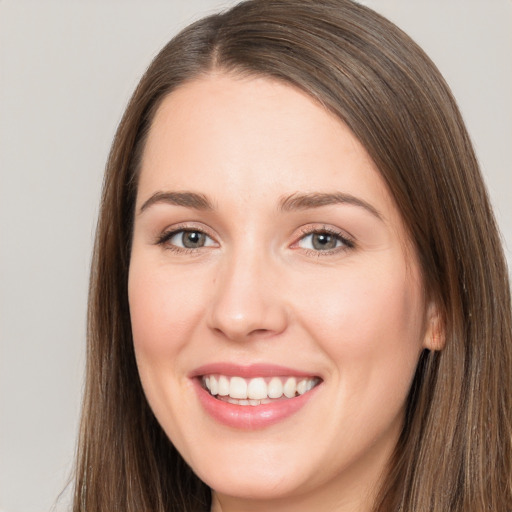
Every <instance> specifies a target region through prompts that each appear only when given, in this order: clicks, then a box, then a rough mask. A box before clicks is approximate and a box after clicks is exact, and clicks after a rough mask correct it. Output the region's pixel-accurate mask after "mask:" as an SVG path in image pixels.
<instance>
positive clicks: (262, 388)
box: [247, 377, 267, 400]
mask: <svg viewBox="0 0 512 512" xmlns="http://www.w3.org/2000/svg"><path fill="white" fill-rule="evenodd" d="M247 396H248V397H249V398H252V399H254V400H261V399H262V398H267V384H266V383H265V380H264V379H262V378H261V377H259V378H257V379H251V380H250V381H249V385H248V386H247Z"/></svg>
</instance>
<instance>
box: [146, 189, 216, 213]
mask: <svg viewBox="0 0 512 512" xmlns="http://www.w3.org/2000/svg"><path fill="white" fill-rule="evenodd" d="M157 203H166V204H171V205H174V206H184V207H185V208H194V209H195V210H213V209H214V208H213V205H212V203H211V202H210V201H209V200H208V198H207V197H206V196H205V195H204V194H197V193H196V192H155V193H154V194H153V195H152V196H151V197H150V198H149V199H148V200H147V201H145V202H144V204H143V205H142V206H141V207H140V210H139V215H140V214H141V213H142V212H144V211H145V210H147V209H148V208H149V207H150V206H153V205H154V204H157Z"/></svg>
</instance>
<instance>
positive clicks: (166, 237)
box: [155, 226, 356, 257]
mask: <svg viewBox="0 0 512 512" xmlns="http://www.w3.org/2000/svg"><path fill="white" fill-rule="evenodd" d="M179 233H200V234H203V235H205V236H207V237H208V238H210V239H211V240H214V241H215V239H214V238H213V237H212V236H210V235H209V234H208V233H207V232H206V231H205V230H204V229H202V228H195V227H194V226H178V227H176V228H174V229H172V230H170V231H164V232H163V233H162V234H161V235H159V236H158V238H157V240H156V242H155V244H156V245H160V246H163V247H165V249H166V250H170V251H174V252H177V253H179V254H198V251H199V250H200V249H203V248H204V247H205V246H202V247H197V248H189V247H179V246H177V245H174V244H170V243H169V241H170V240H171V239H172V238H173V237H174V236H176V235H178V234H179ZM322 234H326V235H329V236H332V237H334V238H335V239H336V241H337V242H341V244H342V245H341V246H340V247H335V248H332V249H325V250H315V249H307V248H302V250H303V251H304V252H305V254H307V255H308V256H314V257H320V256H330V255H333V254H336V253H340V252H345V251H349V250H351V249H354V248H355V245H356V244H355V242H354V240H353V239H352V238H350V237H348V236H347V235H346V234H342V233H341V232H340V231H338V230H335V229H333V228H330V227H328V226H322V227H321V228H314V229H311V228H302V229H301V236H300V238H299V239H298V240H297V241H296V242H294V243H293V245H292V247H299V243H300V242H301V241H303V240H304V239H305V238H306V237H308V236H313V235H322ZM206 247H209V246H206Z"/></svg>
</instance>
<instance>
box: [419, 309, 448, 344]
mask: <svg viewBox="0 0 512 512" xmlns="http://www.w3.org/2000/svg"><path fill="white" fill-rule="evenodd" d="M445 343H446V335H445V327H444V320H443V315H441V313H440V311H439V307H438V305H437V304H436V303H435V302H434V301H432V302H430V303H429V304H428V307H427V316H426V325H425V337H424V338H423V347H424V348H426V349H428V350H438V351H439V350H443V348H444V346H445Z"/></svg>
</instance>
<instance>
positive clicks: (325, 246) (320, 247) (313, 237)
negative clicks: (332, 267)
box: [297, 230, 354, 252]
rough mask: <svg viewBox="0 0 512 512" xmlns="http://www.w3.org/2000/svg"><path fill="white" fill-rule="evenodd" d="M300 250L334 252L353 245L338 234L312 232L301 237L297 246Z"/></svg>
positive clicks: (325, 231)
mask: <svg viewBox="0 0 512 512" xmlns="http://www.w3.org/2000/svg"><path fill="white" fill-rule="evenodd" d="M297 245H298V246H299V247H300V248H302V249H307V250H310V251H324V252H328V251H335V250H336V249H343V248H345V249H346V248H352V247H354V244H353V242H352V241H351V240H349V239H348V238H346V237H344V236H342V235H341V234H340V233H334V232H331V231H328V230H322V231H313V232H311V233H307V234H306V235H305V236H303V237H302V238H301V239H300V240H299V242H298V244H297Z"/></svg>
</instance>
